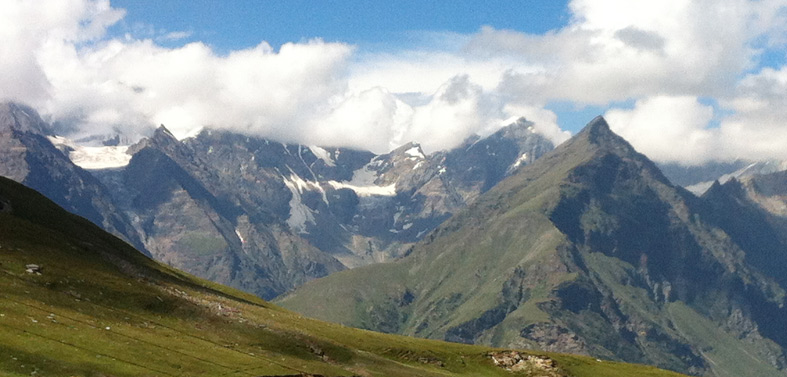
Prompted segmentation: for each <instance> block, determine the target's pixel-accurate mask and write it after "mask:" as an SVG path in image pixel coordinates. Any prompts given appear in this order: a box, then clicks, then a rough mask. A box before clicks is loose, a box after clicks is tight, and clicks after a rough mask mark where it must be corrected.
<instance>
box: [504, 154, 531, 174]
mask: <svg viewBox="0 0 787 377" xmlns="http://www.w3.org/2000/svg"><path fill="white" fill-rule="evenodd" d="M526 161H527V152H525V153H522V155H521V156H519V158H517V159H516V161H514V163H513V164H511V166H509V167H508V171H509V172H511V171H513V170H514V169H516V168H518V167H519V165H522V163H523V162H526Z"/></svg>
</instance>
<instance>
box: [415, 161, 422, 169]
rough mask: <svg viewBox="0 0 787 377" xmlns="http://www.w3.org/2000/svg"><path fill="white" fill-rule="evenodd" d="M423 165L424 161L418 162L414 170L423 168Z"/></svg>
mask: <svg viewBox="0 0 787 377" xmlns="http://www.w3.org/2000/svg"><path fill="white" fill-rule="evenodd" d="M423 164H424V162H423V161H418V163H417V164H415V166H413V170H415V169H418V168H420V167H421V165H423Z"/></svg>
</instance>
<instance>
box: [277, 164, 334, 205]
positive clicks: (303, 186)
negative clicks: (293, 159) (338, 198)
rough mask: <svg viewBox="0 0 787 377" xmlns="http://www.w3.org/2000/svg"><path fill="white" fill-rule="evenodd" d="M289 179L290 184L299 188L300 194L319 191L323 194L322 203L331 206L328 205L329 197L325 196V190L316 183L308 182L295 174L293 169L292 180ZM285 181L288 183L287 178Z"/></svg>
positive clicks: (291, 172)
mask: <svg viewBox="0 0 787 377" xmlns="http://www.w3.org/2000/svg"><path fill="white" fill-rule="evenodd" d="M289 179H290V182H292V183H294V184H295V186H296V187H297V188H298V193H299V194H303V191H305V190H314V191H319V192H320V194H322V201H323V202H324V203H325V204H326V205H329V203H328V196H327V195H326V194H325V190H324V189H323V188H322V186H320V184H319V183H317V182H314V181H307V180H305V179H303V178H301V177H300V176H299V175H297V174H295V172H293V171H292V169H290V178H289ZM285 181H286V178H285ZM285 183H286V182H285Z"/></svg>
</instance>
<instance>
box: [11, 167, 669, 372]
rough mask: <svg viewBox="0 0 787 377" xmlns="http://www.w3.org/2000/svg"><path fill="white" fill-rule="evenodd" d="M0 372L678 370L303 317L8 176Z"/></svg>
mask: <svg viewBox="0 0 787 377" xmlns="http://www.w3.org/2000/svg"><path fill="white" fill-rule="evenodd" d="M0 354H2V355H3V357H2V358H0V374H2V375H3V376H30V375H41V376H54V377H60V376H64V377H65V376H94V375H95V376H99V375H101V376H118V377H131V376H237V377H240V376H350V375H353V376H355V375H384V376H394V377H396V376H402V377H404V376H426V377H436V376H506V375H510V374H511V372H509V371H507V370H506V369H505V368H509V369H519V370H522V371H524V373H526V375H533V376H554V377H565V376H583V375H584V376H587V375H606V376H615V375H636V376H645V377H677V376H678V375H677V374H674V373H670V372H665V371H660V370H656V369H654V368H648V367H644V366H639V365H627V364H619V363H612V362H607V361H596V360H594V359H591V358H587V357H581V356H572V355H561V354H552V353H544V352H533V351H524V350H521V351H516V350H513V351H512V350H506V351H501V350H493V349H489V348H483V347H471V346H466V345H457V344H449V343H443V342H433V341H425V340H419V339H411V338H404V337H400V336H391V335H385V334H378V333H371V332H368V331H361V330H355V329H350V328H344V327H340V326H337V325H333V324H329V323H323V322H319V321H315V320H311V319H306V318H303V317H301V316H300V315H297V314H295V313H292V312H289V311H286V310H283V309H281V308H279V307H276V306H274V305H271V304H270V303H268V302H265V301H263V300H260V299H259V298H257V297H254V296H252V295H249V294H244V293H242V292H239V291H236V290H233V289H230V288H227V287H224V286H220V285H217V284H213V283H209V282H207V281H205V280H201V279H199V278H196V277H193V276H190V275H188V274H185V273H183V272H181V271H177V270H174V269H172V268H170V267H167V266H165V265H163V264H160V263H157V262H155V261H153V260H151V259H149V258H147V257H145V256H143V255H142V254H140V253H139V252H137V251H136V250H134V249H133V248H131V247H129V245H127V244H126V243H124V242H122V241H121V240H119V239H117V238H115V237H113V236H112V235H110V234H108V233H106V232H104V231H102V230H101V229H99V228H98V227H96V226H95V225H93V224H91V223H90V222H88V221H86V220H85V219H83V218H80V217H78V216H74V215H72V214H69V213H67V212H66V211H64V210H63V209H61V208H59V207H58V206H57V205H55V204H54V203H53V202H51V201H49V200H47V199H46V198H44V197H43V196H42V195H40V194H38V193H36V192H34V191H32V190H30V189H28V188H25V187H23V186H22V185H19V184H17V183H15V182H13V181H11V180H8V179H6V178H2V177H0Z"/></svg>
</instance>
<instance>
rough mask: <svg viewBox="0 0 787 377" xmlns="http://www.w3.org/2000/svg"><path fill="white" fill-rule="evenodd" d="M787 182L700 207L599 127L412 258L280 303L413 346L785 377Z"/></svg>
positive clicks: (463, 216) (724, 194)
mask: <svg viewBox="0 0 787 377" xmlns="http://www.w3.org/2000/svg"><path fill="white" fill-rule="evenodd" d="M780 179H784V174H783V173H781V174H778V175H777V176H766V177H761V178H758V179H755V180H752V181H749V182H748V183H746V184H741V183H740V182H739V181H737V180H732V181H730V182H728V183H727V184H725V185H721V184H718V183H717V184H716V185H714V187H712V188H711V189H710V190H709V191H708V193H706V194H705V195H704V196H703V197H701V198H698V197H696V196H694V195H693V194H691V193H690V192H688V191H686V190H685V189H683V188H681V187H676V186H673V185H672V184H671V183H670V182H669V181H668V180H667V179H666V178H665V177H664V175H663V174H662V173H661V171H660V170H659V169H658V168H657V166H656V165H655V164H654V163H652V162H651V161H650V160H648V159H647V158H646V157H645V156H643V155H641V154H639V153H637V152H636V151H635V150H634V149H633V148H632V147H631V146H630V145H629V144H628V143H627V142H626V141H625V140H623V139H622V138H620V137H619V136H617V135H616V134H614V133H613V132H612V131H611V130H610V129H609V127H608V125H607V124H606V122H605V121H604V120H603V119H602V118H596V119H594V120H593V121H592V122H591V123H590V124H588V126H586V127H585V129H584V130H583V131H582V132H580V133H579V134H577V135H576V136H574V137H573V138H572V139H571V140H569V141H567V142H565V143H564V144H561V145H560V146H558V147H557V148H556V149H555V150H553V151H552V152H549V153H547V154H545V155H544V156H543V157H541V158H540V159H538V160H537V161H535V162H534V163H533V164H531V165H528V166H526V167H524V168H522V169H521V170H519V171H518V172H516V173H515V174H514V175H512V176H510V177H508V178H506V179H504V180H503V181H502V182H500V183H499V184H498V185H497V186H495V187H494V188H492V189H491V190H490V191H489V192H487V193H485V194H483V195H481V196H480V197H479V198H478V199H477V200H476V201H475V202H474V203H473V204H471V205H470V206H469V207H468V208H466V209H464V210H462V211H460V212H459V213H458V214H456V215H455V216H454V217H452V218H451V219H449V220H447V221H446V222H444V223H443V224H441V225H440V226H439V227H438V228H437V229H436V230H435V231H434V232H433V233H432V234H431V235H430V236H429V237H427V239H426V240H424V241H422V242H421V243H419V244H418V245H417V246H416V247H415V248H414V250H413V251H412V252H411V253H410V255H409V256H407V257H406V258H403V259H401V260H398V261H396V262H393V263H388V264H378V265H373V266H368V267H364V268H358V269H354V270H350V271H344V272H341V273H337V274H334V275H331V276H329V277H327V278H324V279H321V280H318V281H314V282H310V283H307V284H306V285H304V286H303V287H301V288H299V289H298V290H296V291H295V292H293V293H291V294H289V295H287V296H286V297H284V298H282V299H281V300H280V301H278V302H279V304H281V305H283V306H284V307H287V308H290V309H293V310H296V311H298V312H301V313H304V314H306V315H309V316H314V317H316V318H321V319H325V320H330V321H335V322H339V323H343V324H345V325H348V326H355V327H360V328H366V329H372V330H377V331H384V332H391V333H399V334H406V335H411V336H418V337H426V338H434V339H445V340H449V341H455V342H463V343H475V344H486V345H492V346H497V347H533V348H540V349H546V350H553V351H557V350H560V351H563V352H573V353H581V354H588V355H593V356H596V357H604V358H611V359H618V360H626V361H630V362H639V363H648V364H653V365H657V366H659V367H662V368H667V369H672V370H677V371H682V372H685V373H690V374H698V375H722V376H723V375H736V376H743V375H746V376H783V375H784V373H785V372H784V370H785V366H786V364H785V347H786V346H787V338H785V334H787V331H786V330H787V309H785V292H787V280H786V279H785V277H787V253H785V251H786V250H787V248H785V246H786V245H787V244H785V243H784V241H785V240H784V235H785V233H784V228H782V225H783V221H781V220H782V219H783V218H782V217H780V215H783V212H779V209H781V208H783V207H780V206H778V205H775V204H773V203H774V201H776V199H774V197H776V198H780V199H781V200H782V201H781V202H780V203H782V206H783V198H784V196H782V194H783V193H784V188H785V186H783V183H784V181H783V180H780ZM766 182H767V183H766ZM752 193H753V194H756V195H759V196H756V197H758V198H760V199H759V200H757V201H753V200H750V199H749V198H750V197H752ZM763 203H765V204H763ZM766 204H770V206H767V205H766Z"/></svg>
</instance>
